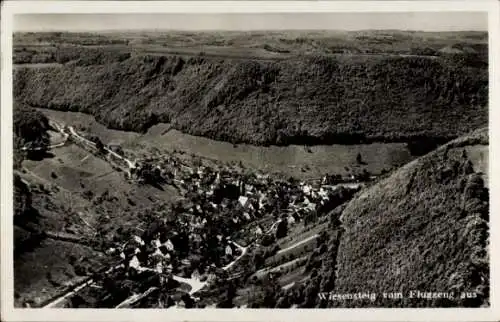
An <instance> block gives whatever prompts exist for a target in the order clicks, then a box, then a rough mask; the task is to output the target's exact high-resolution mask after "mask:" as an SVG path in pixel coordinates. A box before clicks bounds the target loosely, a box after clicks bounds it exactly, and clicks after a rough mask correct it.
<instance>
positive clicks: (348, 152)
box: [38, 109, 413, 179]
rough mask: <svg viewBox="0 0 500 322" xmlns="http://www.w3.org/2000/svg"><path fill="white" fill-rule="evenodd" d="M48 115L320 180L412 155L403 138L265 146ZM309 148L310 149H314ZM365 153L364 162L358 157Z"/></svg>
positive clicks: (128, 140)
mask: <svg viewBox="0 0 500 322" xmlns="http://www.w3.org/2000/svg"><path fill="white" fill-rule="evenodd" d="M38 110H39V111H40V112H42V113H44V114H45V115H47V116H48V117H50V118H52V119H54V120H56V121H57V120H59V121H61V122H64V123H66V124H74V125H75V127H77V128H84V129H85V130H86V131H89V132H91V133H94V134H95V135H97V136H98V137H99V138H100V139H101V140H102V141H103V142H104V143H105V144H119V145H121V146H122V148H123V149H125V150H127V149H129V150H133V151H134V152H133V153H136V154H139V153H144V154H147V153H148V151H151V150H152V149H156V150H160V151H162V150H165V151H170V152H171V151H174V150H177V151H185V152H186V153H188V154H191V153H193V154H195V155H199V156H202V157H205V158H212V159H215V160H219V161H222V162H228V161H229V162H231V161H233V162H242V164H243V165H244V166H246V167H248V168H252V169H260V170H263V171H266V172H278V173H283V174H285V175H288V176H290V175H292V176H295V177H298V178H304V179H316V178H320V177H322V176H323V175H324V174H325V173H336V174H342V175H345V174H347V173H350V171H346V167H347V168H349V169H350V170H351V171H352V170H355V171H356V170H358V171H361V170H362V169H366V170H367V171H369V172H371V173H374V174H378V173H380V172H381V171H382V170H383V169H386V170H389V169H391V168H393V167H397V166H399V165H401V164H404V163H406V162H408V161H410V160H412V159H413V156H411V154H410V152H409V151H408V149H407V147H406V145H405V144H403V143H372V144H358V145H319V146H312V147H310V148H309V149H306V148H304V147H303V146H297V145H291V146H286V147H280V146H270V147H261V146H253V145H248V144H239V145H236V146H235V145H233V144H230V143H227V142H220V141H215V140H211V139H207V138H203V137H197V136H192V135H189V134H184V133H181V132H179V131H176V130H171V128H170V126H169V125H168V124H159V125H156V126H153V127H151V128H150V129H149V130H148V132H146V133H144V134H139V133H134V132H125V131H118V130H113V129H108V128H106V127H105V126H103V125H102V124H99V123H98V122H96V121H95V119H94V118H93V117H91V116H89V115H86V114H83V113H77V112H61V111H53V110H47V109H38ZM309 151H310V152H309ZM358 153H360V154H361V156H362V157H363V160H364V162H365V163H366V164H365V165H359V164H358V163H357V162H356V156H357V154H358ZM103 172H104V171H103Z"/></svg>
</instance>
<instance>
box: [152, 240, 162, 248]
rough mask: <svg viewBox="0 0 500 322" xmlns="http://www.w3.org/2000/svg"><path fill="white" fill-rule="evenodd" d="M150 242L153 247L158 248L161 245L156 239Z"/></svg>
mask: <svg viewBox="0 0 500 322" xmlns="http://www.w3.org/2000/svg"><path fill="white" fill-rule="evenodd" d="M152 243H153V247H155V248H159V247H160V246H161V242H160V241H159V240H158V239H153V241H152Z"/></svg>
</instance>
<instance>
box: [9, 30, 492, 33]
mask: <svg viewBox="0 0 500 322" xmlns="http://www.w3.org/2000/svg"><path fill="white" fill-rule="evenodd" d="M378 31H380V32H408V33H419V32H421V33H429V34H432V33H485V34H487V33H488V30H449V31H430V30H418V29H411V30H410V29H357V30H342V29H259V30H223V29H205V30H186V29H101V30H69V31H68V30H58V29H53V30H42V31H30V30H18V31H14V33H35V34H36V33H89V34H91V33H112V32H124V33H127V32H129V33H140V32H185V33H211V32H226V33H261V32H262V33H265V32H269V33H273V32H332V33H335V32H338V33H355V32H378Z"/></svg>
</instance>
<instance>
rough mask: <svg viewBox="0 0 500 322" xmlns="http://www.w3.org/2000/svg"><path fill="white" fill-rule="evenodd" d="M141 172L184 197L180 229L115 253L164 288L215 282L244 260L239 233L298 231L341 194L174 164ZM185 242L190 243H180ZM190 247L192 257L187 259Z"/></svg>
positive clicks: (252, 236)
mask: <svg viewBox="0 0 500 322" xmlns="http://www.w3.org/2000/svg"><path fill="white" fill-rule="evenodd" d="M142 169H146V170H145V171H147V172H148V173H149V174H150V175H152V176H153V178H155V177H158V181H159V182H165V181H166V182H169V183H171V184H173V185H175V186H177V187H178V188H180V190H181V191H182V192H183V197H184V201H183V202H182V204H181V206H180V207H177V208H175V209H174V208H172V210H171V211H172V212H174V213H173V215H174V218H175V222H174V223H173V225H174V226H175V229H172V230H170V231H168V232H165V231H162V232H158V233H156V234H155V235H154V236H153V237H152V238H147V239H146V238H144V239H143V237H141V236H137V235H133V236H132V237H131V240H129V241H127V243H126V244H125V245H123V246H122V247H116V248H112V249H110V250H109V253H112V254H115V256H119V257H120V258H121V260H122V261H123V263H124V265H125V267H126V268H127V270H128V271H129V272H130V273H132V274H135V273H141V272H143V271H148V272H155V273H157V274H158V275H159V276H161V279H162V280H163V281H165V280H168V279H169V278H171V277H172V276H173V275H174V274H181V275H182V276H183V278H190V279H194V280H200V281H208V282H210V281H211V280H213V279H215V277H216V275H218V273H220V271H221V269H223V267H225V266H227V265H228V264H229V263H231V262H233V261H235V259H236V258H237V257H238V256H239V255H241V251H242V250H241V246H238V245H236V244H235V243H234V242H233V241H232V236H234V234H235V232H243V233H244V234H246V236H247V237H248V238H247V240H257V241H258V240H259V239H260V238H262V237H263V236H264V235H266V234H272V233H274V232H273V229H274V228H276V227H277V225H278V223H279V222H280V221H282V220H286V221H287V223H288V225H294V224H296V223H298V222H301V221H302V220H303V219H304V217H305V216H307V214H310V213H313V212H321V211H324V209H323V207H324V206H325V205H327V204H328V201H329V199H330V197H331V195H332V193H333V192H334V191H335V190H336V189H337V188H338V186H336V185H332V184H331V180H332V179H331V178H328V177H325V178H323V179H322V180H319V181H317V182H316V183H314V184H313V183H307V182H299V181H295V180H292V179H290V180H277V179H273V178H271V177H270V176H267V175H262V174H259V173H253V174H243V173H241V172H238V171H236V170H234V169H227V168H216V167H209V166H203V165H197V166H191V165H186V164H185V163H184V162H182V161H181V160H180V159H177V158H174V157H173V156H168V157H166V158H164V159H163V160H161V161H154V162H153V161H149V163H148V161H146V162H141V163H140V164H137V168H136V171H135V172H134V173H136V174H137V173H139V174H140V173H141V171H143V170H142ZM151 169H152V171H151ZM150 179H151V178H150ZM265 218H267V219H269V218H272V219H271V220H267V223H268V225H267V226H266V227H264V225H263V224H262V222H264V221H266V220H263V219H265ZM180 234H182V235H183V236H185V238H182V239H179V238H177V237H178V236H179V235H180ZM176 238H177V239H176ZM185 246H187V249H188V251H187V252H186V251H181V250H180V248H184V247H185ZM193 261H195V262H196V265H194V266H193V265H191V264H192V262H193ZM179 272H182V273H179ZM186 272H187V273H186Z"/></svg>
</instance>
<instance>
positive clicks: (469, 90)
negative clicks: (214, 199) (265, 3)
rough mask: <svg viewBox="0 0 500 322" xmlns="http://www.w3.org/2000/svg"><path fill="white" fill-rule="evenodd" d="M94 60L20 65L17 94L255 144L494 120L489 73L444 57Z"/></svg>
mask: <svg viewBox="0 0 500 322" xmlns="http://www.w3.org/2000/svg"><path fill="white" fill-rule="evenodd" d="M347 57H349V56H347ZM99 63H100V62H99V61H98V60H96V61H95V62H93V65H87V64H82V65H81V66H71V65H66V66H64V67H56V68H51V67H47V68H18V69H16V70H15V73H14V89H15V90H14V96H15V98H16V99H18V100H20V101H23V102H25V103H27V104H30V105H33V106H39V107H45V108H51V109H59V110H72V111H81V112H85V113H89V114H92V115H94V116H95V117H96V119H97V120H98V121H99V122H102V123H103V124H106V125H108V126H110V127H112V128H117V129H124V130H134V131H145V130H146V129H148V128H149V127H150V126H151V125H154V124H156V123H158V122H164V123H171V124H172V126H173V127H174V128H175V129H177V130H180V131H182V132H185V133H189V134H193V135H200V136H205V137H208V138H213V139H217V140H222V141H230V142H247V143H252V144H258V145H262V144H293V143H295V144H321V143H324V144H332V143H341V144H345V143H358V142H360V141H363V140H379V141H404V140H407V139H408V138H410V137H414V136H418V135H424V136H431V137H440V138H451V137H455V136H458V135H461V134H463V133H466V132H468V131H470V130H472V129H474V128H477V127H480V126H484V125H485V124H487V106H486V105H487V104H486V102H487V88H488V78H487V69H486V68H484V67H472V66H466V65H461V64H458V65H457V64H455V63H451V62H450V61H449V60H446V59H444V58H439V59H430V58H426V57H418V58H415V57H382V56H381V57H363V58H360V59H351V58H349V59H345V58H342V57H337V58H335V57H328V58H327V57H322V58H294V59H290V60H286V61H274V62H264V61H252V60H247V61H235V60H231V59H218V58H202V57H190V58H187V57H186V58H182V57H175V56H174V57H172V56H169V57H162V56H134V57H131V58H129V59H126V60H124V61H121V62H114V63H106V64H104V65H98V64H99ZM444 120H446V121H444Z"/></svg>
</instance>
